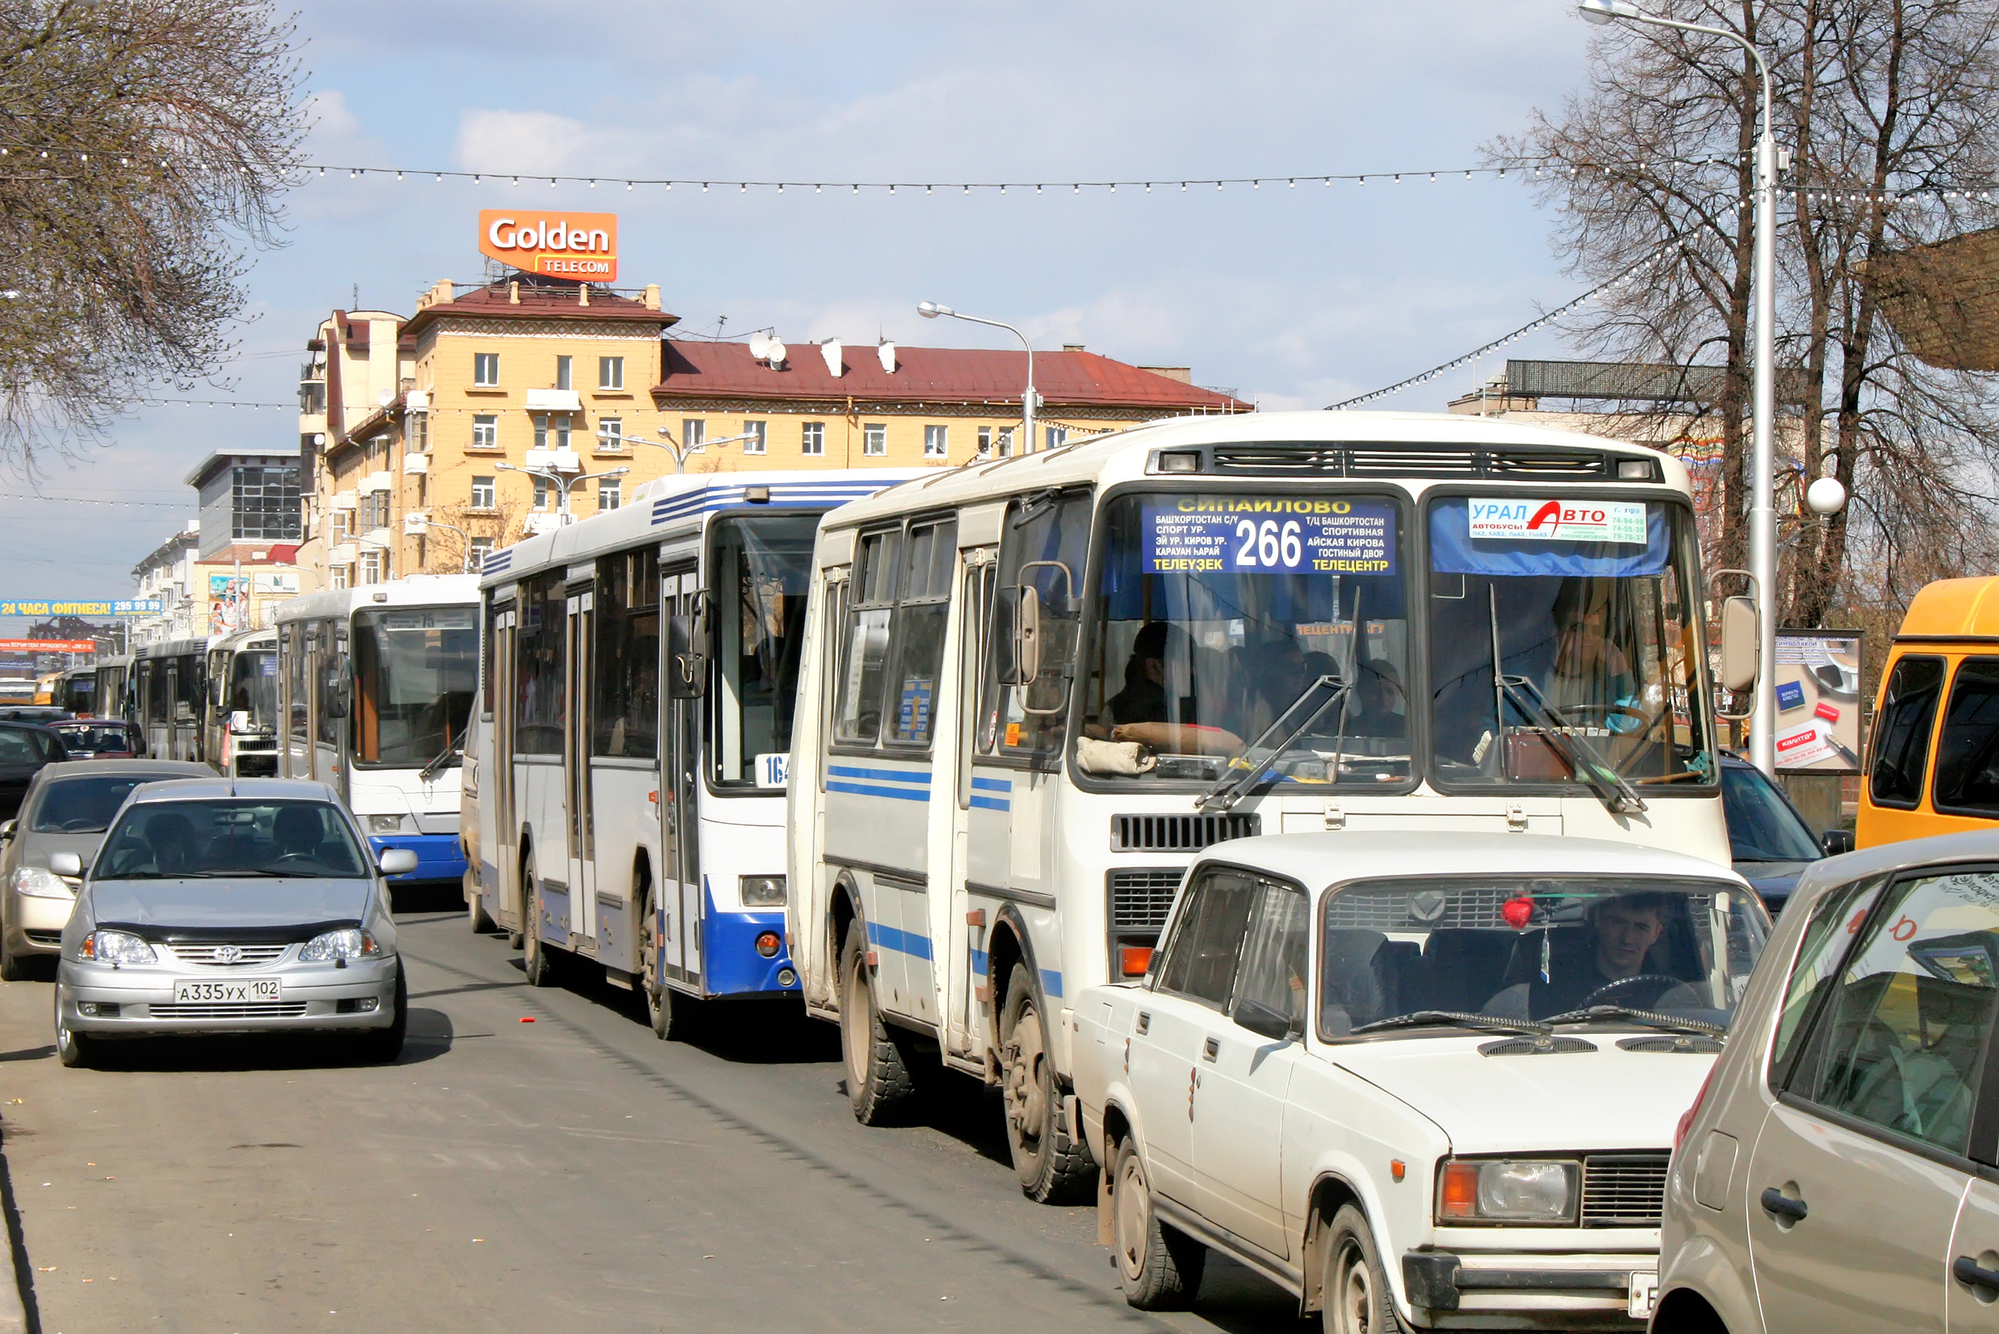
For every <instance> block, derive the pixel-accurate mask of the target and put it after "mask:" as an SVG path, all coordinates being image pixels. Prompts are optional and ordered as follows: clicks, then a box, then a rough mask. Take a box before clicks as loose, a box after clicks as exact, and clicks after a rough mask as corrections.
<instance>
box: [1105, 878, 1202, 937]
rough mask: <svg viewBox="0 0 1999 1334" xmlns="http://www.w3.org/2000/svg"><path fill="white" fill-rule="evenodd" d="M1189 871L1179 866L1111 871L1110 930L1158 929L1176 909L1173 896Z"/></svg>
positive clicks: (1152, 930)
mask: <svg viewBox="0 0 1999 1334" xmlns="http://www.w3.org/2000/svg"><path fill="white" fill-rule="evenodd" d="M1185 874H1186V872H1185V871H1182V870H1181V869H1180V868H1179V867H1177V866H1166V867H1158V868H1154V869H1152V870H1145V871H1112V872H1111V873H1110V891H1111V930H1113V931H1150V932H1157V931H1158V930H1159V929H1160V928H1161V927H1163V926H1165V925H1166V914H1167V913H1169V912H1171V911H1172V910H1173V895H1174V894H1175V893H1177V892H1178V891H1179V889H1180V878H1181V877H1182V876H1183V875H1185Z"/></svg>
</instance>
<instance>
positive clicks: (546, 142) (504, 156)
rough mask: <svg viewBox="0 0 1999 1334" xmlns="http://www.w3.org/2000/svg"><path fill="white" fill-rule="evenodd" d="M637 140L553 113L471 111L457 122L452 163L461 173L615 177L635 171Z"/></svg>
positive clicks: (637, 157)
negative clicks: (598, 175) (594, 174)
mask: <svg viewBox="0 0 1999 1334" xmlns="http://www.w3.org/2000/svg"><path fill="white" fill-rule="evenodd" d="M638 150H639V144H638V142H637V136H636V135H634V134H632V133H631V132H629V131H626V130H621V129H605V128H597V127H593V126H589V125H585V124H584V123H583V122H582V121H579V120H574V119H572V118H571V117H568V116H558V115H556V114H555V113H553V112H549V111H491V110H482V109H470V110H467V111H465V112H464V113H463V114H462V115H461V116H460V117H459V119H458V141H457V143H456V145H455V146H454V147H453V149H452V161H453V162H454V163H456V164H457V166H458V168H459V170H461V171H487V172H493V173H496V174H499V173H505V172H523V173H525V172H535V173H543V174H550V175H558V176H562V175H583V174H589V173H592V172H600V173H602V174H604V175H607V176H608V175H613V174H615V173H617V172H620V171H632V170H636V169H637V164H638V163H639V162H640V161H641V160H642V154H641V153H640V152H639V151H638Z"/></svg>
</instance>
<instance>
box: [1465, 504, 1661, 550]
mask: <svg viewBox="0 0 1999 1334" xmlns="http://www.w3.org/2000/svg"><path fill="white" fill-rule="evenodd" d="M1471 536H1473V537H1474V538H1480V537H1484V538H1506V539H1507V540H1509V541H1514V542H1526V541H1542V542H1621V543H1625V544H1627V545H1630V546H1641V547H1642V546H1644V545H1645V505H1644V502H1642V501H1638V502H1632V501H1615V500H1580V499H1576V498H1573V497H1571V498H1570V499H1567V500H1527V499H1522V498H1521V497H1518V496H1507V497H1505V498H1503V499H1494V500H1477V499H1474V500H1473V501H1472V502H1471Z"/></svg>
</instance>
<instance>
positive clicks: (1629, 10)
mask: <svg viewBox="0 0 1999 1334" xmlns="http://www.w3.org/2000/svg"><path fill="white" fill-rule="evenodd" d="M1576 8H1577V9H1579V10H1581V11H1582V16H1583V17H1584V18H1586V19H1588V20H1589V21H1590V22H1591V23H1610V22H1613V21H1615V20H1617V19H1635V18H1643V17H1644V11H1642V10H1640V9H1639V8H1638V6H1636V5H1634V4H1631V3H1629V2H1628V0H1579V2H1578V3H1577V5H1576Z"/></svg>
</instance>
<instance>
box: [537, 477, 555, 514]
mask: <svg viewBox="0 0 1999 1334" xmlns="http://www.w3.org/2000/svg"><path fill="white" fill-rule="evenodd" d="M552 489H553V488H551V487H550V486H549V484H548V479H547V478H546V477H536V478H535V479H534V507H535V509H536V510H537V511H545V510H547V509H548V493H549V491H550V490H552Z"/></svg>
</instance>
